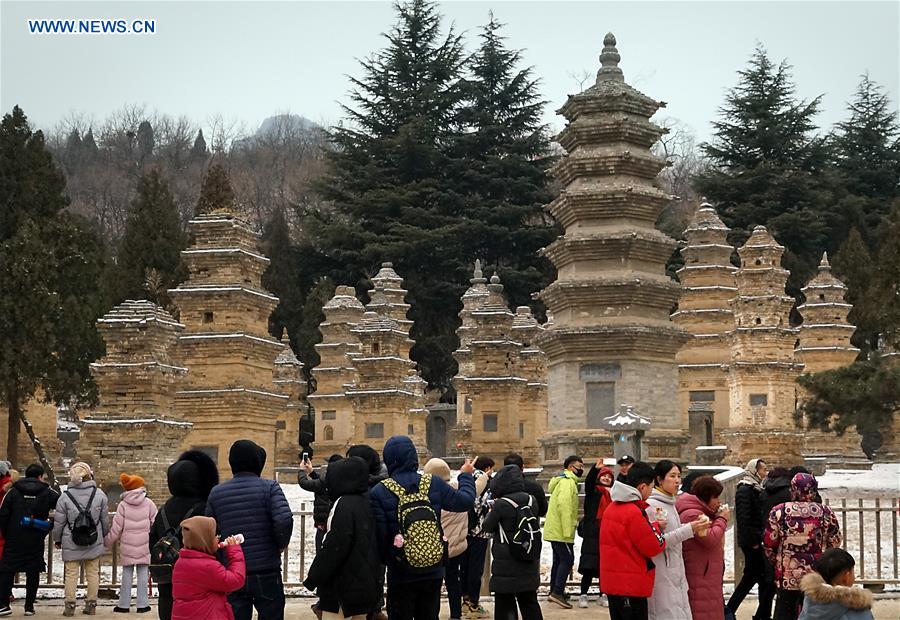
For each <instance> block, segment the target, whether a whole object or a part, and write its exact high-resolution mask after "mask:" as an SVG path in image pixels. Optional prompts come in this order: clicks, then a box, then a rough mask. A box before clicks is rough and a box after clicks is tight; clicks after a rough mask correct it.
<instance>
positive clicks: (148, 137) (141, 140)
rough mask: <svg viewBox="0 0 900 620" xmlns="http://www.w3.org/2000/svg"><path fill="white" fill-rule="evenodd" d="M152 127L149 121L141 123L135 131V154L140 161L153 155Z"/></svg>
mask: <svg viewBox="0 0 900 620" xmlns="http://www.w3.org/2000/svg"><path fill="white" fill-rule="evenodd" d="M154 142H155V141H154V138H153V127H152V126H151V125H150V122H149V121H141V124H140V125H138V129H137V154H138V159H139V160H140V161H146V160H147V159H149V158H150V157H151V156H152V155H153V147H154V146H155V144H154Z"/></svg>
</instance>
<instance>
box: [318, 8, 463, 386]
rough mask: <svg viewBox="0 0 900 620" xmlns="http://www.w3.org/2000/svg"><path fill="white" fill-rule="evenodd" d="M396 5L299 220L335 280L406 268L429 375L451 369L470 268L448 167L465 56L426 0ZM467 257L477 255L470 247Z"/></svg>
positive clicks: (361, 279)
mask: <svg viewBox="0 0 900 620" xmlns="http://www.w3.org/2000/svg"><path fill="white" fill-rule="evenodd" d="M395 6H396V10H397V13H398V21H397V24H396V25H395V26H394V28H393V29H392V30H391V31H390V33H388V34H387V35H386V38H387V40H388V46H387V48H386V49H384V50H382V51H380V52H378V53H376V54H375V55H374V56H372V57H371V58H369V59H368V60H365V61H363V62H362V68H363V77H361V78H351V81H352V83H353V86H354V91H353V92H352V93H351V95H350V98H351V100H352V102H353V104H354V105H355V106H356V107H355V108H351V107H349V106H345V107H344V110H345V113H346V114H347V116H348V120H349V122H348V123H347V124H346V125H342V126H338V127H336V128H334V129H333V130H332V132H331V136H330V137H331V140H332V142H333V143H334V146H335V148H334V149H333V150H332V151H329V152H328V153H327V158H328V163H329V171H328V173H327V174H326V175H325V178H324V179H323V180H322V182H321V183H319V184H318V189H319V192H320V195H321V197H322V198H324V199H325V200H326V201H328V203H329V206H328V208H327V209H320V210H318V211H315V212H312V213H310V214H309V216H308V217H307V219H306V221H305V222H304V224H305V228H306V229H307V230H308V232H309V235H310V238H311V239H314V240H315V243H316V247H317V249H318V250H319V251H320V253H321V254H322V255H323V256H325V257H327V259H328V260H329V261H330V268H329V270H328V273H329V275H330V276H331V277H332V279H333V280H334V281H335V282H340V283H347V284H351V285H355V286H357V287H363V288H365V287H366V286H367V284H366V278H367V276H368V275H371V274H373V273H375V271H377V269H378V266H379V265H380V263H381V262H382V261H387V260H389V261H392V262H393V263H394V265H395V266H396V268H397V270H398V272H399V273H400V274H401V275H402V276H403V277H404V278H405V280H406V285H407V286H408V289H409V291H410V293H409V297H408V301H409V303H411V304H412V308H413V309H412V311H411V314H410V318H411V319H413V320H414V321H415V324H414V327H413V331H412V337H413V338H414V339H415V340H416V346H415V347H414V349H413V353H412V355H413V358H414V359H415V360H416V361H417V362H418V364H419V368H420V369H421V370H422V372H423V375H424V377H425V378H426V380H428V381H429V383H431V384H432V385H436V386H440V387H447V386H448V385H449V379H450V377H451V376H452V374H453V372H454V369H453V366H454V362H453V358H452V356H451V351H452V350H453V349H454V344H455V334H454V330H455V328H456V312H457V308H458V306H459V297H460V295H461V294H462V292H463V290H464V289H463V285H464V284H465V283H466V281H467V279H468V277H470V276H469V274H468V272H469V270H470V269H471V266H470V265H469V262H470V261H469V257H467V256H466V255H465V251H464V250H465V247H466V243H467V241H466V236H467V233H468V228H467V225H468V224H469V223H470V222H469V221H468V220H467V219H466V218H464V217H463V208H464V200H463V197H462V196H461V195H460V193H459V191H458V189H457V187H456V185H457V181H458V179H456V178H454V177H453V175H452V174H450V171H451V170H453V169H458V166H455V167H454V165H453V163H452V156H453V153H452V146H453V142H454V138H455V137H456V135H457V133H458V119H457V116H458V113H459V107H460V104H461V100H462V94H463V93H462V88H461V83H460V78H461V72H462V65H463V62H464V58H463V48H462V43H461V41H460V37H459V36H458V35H457V34H455V33H454V32H453V31H452V29H450V31H449V32H448V33H447V34H446V35H443V34H442V33H441V16H440V15H439V14H438V12H437V10H436V8H435V6H434V4H432V3H430V2H426V1H425V0H412V1H410V2H406V3H399V4H397V5H395ZM473 258H474V257H473Z"/></svg>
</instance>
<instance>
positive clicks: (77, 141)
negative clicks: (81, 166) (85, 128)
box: [66, 129, 82, 164]
mask: <svg viewBox="0 0 900 620" xmlns="http://www.w3.org/2000/svg"><path fill="white" fill-rule="evenodd" d="M81 151H82V140H81V134H80V133H78V129H73V130H72V131H71V133H69V137H68V138H66V160H67V161H68V162H69V163H70V164H74V163H77V162H78V159H79V158H80V157H81Z"/></svg>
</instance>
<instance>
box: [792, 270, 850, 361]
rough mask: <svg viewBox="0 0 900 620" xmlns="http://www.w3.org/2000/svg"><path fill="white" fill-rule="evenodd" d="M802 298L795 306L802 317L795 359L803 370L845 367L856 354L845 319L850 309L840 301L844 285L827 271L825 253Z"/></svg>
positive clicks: (845, 291)
mask: <svg viewBox="0 0 900 620" xmlns="http://www.w3.org/2000/svg"><path fill="white" fill-rule="evenodd" d="M802 291H803V295H804V296H805V297H806V301H805V302H804V303H803V304H801V305H800V306H798V307H797V310H798V311H799V312H800V315H801V316H802V317H803V324H802V325H800V344H799V346H798V347H797V349H796V352H795V353H796V356H797V361H799V362H801V363H803V365H804V368H803V372H804V373H814V372H822V371H824V370H832V369H834V368H841V367H843V366H849V365H850V364H852V363H853V362H854V361H855V360H856V356H857V355H859V349H857V348H856V347H854V346H853V345H852V344H850V337H851V336H852V335H853V332H854V331H856V327H855V326H853V325H851V324H850V322H849V321H848V320H847V315H848V314H850V310H852V309H853V306H852V305H851V304H848V303H847V302H846V301H844V297H845V296H846V294H847V287H846V286H845V285H844V283H843V282H841V281H840V280H838V279H837V278H836V277H835V276H834V274H833V273H831V264H830V263H829V262H828V254H827V253H825V254H823V255H822V262H820V263H819V270H818V273H817V274H816V275H815V277H813V279H812V280H810V281H809V283H808V284H807V285H806V286H805V287H803V289H802Z"/></svg>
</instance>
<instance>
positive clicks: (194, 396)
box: [169, 209, 295, 477]
mask: <svg viewBox="0 0 900 620" xmlns="http://www.w3.org/2000/svg"><path fill="white" fill-rule="evenodd" d="M189 224H190V234H191V245H190V247H189V248H188V249H187V250H184V251H183V252H182V253H181V255H182V259H183V260H184V262H185V264H186V265H187V268H188V271H189V276H188V279H187V281H186V282H183V283H182V284H181V285H179V286H178V288H176V289H172V290H170V291H169V296H170V297H171V298H172V300H173V302H174V303H175V304H176V305H177V306H178V309H179V311H180V320H181V322H182V323H184V325H185V332H184V333H183V334H182V335H181V336H180V338H179V340H178V359H179V361H180V363H181V364H182V365H183V366H186V367H188V368H190V370H191V372H190V374H189V375H188V386H187V387H186V389H184V390H182V391H180V392H179V393H178V398H177V402H176V406H177V408H178V410H179V413H180V414H181V415H183V417H184V418H185V419H186V420H188V421H190V422H193V424H194V428H193V430H192V431H191V434H190V435H189V437H188V440H187V442H186V444H185V446H186V447H192V448H196V449H201V450H204V451H205V452H208V453H209V454H210V455H211V456H213V457H214V459H215V460H217V462H218V465H219V472H220V473H221V474H223V475H225V476H227V475H228V473H229V472H230V471H231V468H230V466H229V464H228V452H229V450H230V449H231V444H232V443H233V442H234V441H235V440H237V439H250V440H253V441H255V442H256V443H257V444H259V445H260V446H262V447H263V448H264V449H265V450H266V452H267V453H268V458H267V461H266V468H265V475H267V476H270V477H274V468H275V466H276V445H275V442H276V432H277V430H278V426H279V424H278V422H279V420H283V416H284V412H285V409H286V407H287V406H288V403H289V401H290V397H289V396H288V395H287V394H284V393H282V392H281V390H279V389H278V388H277V387H276V385H275V384H274V383H273V379H274V376H273V375H274V372H275V359H276V358H277V357H278V355H279V354H280V353H281V352H282V351H283V350H284V345H283V344H282V343H281V342H279V341H278V340H276V339H275V338H272V337H271V336H270V335H269V331H268V328H269V316H270V315H271V314H272V311H273V310H274V309H275V307H276V306H277V305H278V298H277V297H275V296H274V295H272V294H270V293H269V292H268V291H266V290H265V289H264V288H263V285H262V275H263V272H264V271H265V270H266V267H267V266H268V264H269V259H268V258H266V257H265V256H263V255H262V254H261V253H260V249H259V233H257V232H256V231H255V230H252V229H251V228H250V226H249V224H248V223H247V222H245V221H244V220H242V219H240V218H239V217H238V216H236V215H235V214H233V213H231V212H230V211H228V210H225V209H219V210H216V211H213V212H211V213H206V214H202V215H198V216H197V217H195V218H194V219H192V220H191V221H190V223H189ZM294 462H295V461H290V463H294Z"/></svg>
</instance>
